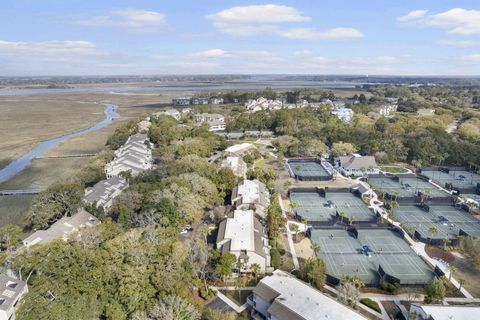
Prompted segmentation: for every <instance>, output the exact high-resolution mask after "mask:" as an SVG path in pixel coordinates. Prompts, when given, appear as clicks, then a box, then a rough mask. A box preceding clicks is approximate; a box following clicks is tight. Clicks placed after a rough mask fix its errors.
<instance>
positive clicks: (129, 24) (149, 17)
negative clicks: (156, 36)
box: [77, 9, 167, 32]
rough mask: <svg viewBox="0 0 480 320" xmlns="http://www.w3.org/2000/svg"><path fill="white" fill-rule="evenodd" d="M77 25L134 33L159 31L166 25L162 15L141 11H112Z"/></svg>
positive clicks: (79, 22)
mask: <svg viewBox="0 0 480 320" xmlns="http://www.w3.org/2000/svg"><path fill="white" fill-rule="evenodd" d="M77 23H78V24H81V25H84V26H96V27H119V28H125V29H129V30H131V31H135V32H155V31H161V30H163V29H164V28H165V27H166V25H167V23H166V19H165V15H164V14H162V13H160V12H155V11H147V10H141V9H118V10H112V11H110V12H109V14H108V15H102V16H96V17H93V18H91V19H86V20H81V21H78V22H77Z"/></svg>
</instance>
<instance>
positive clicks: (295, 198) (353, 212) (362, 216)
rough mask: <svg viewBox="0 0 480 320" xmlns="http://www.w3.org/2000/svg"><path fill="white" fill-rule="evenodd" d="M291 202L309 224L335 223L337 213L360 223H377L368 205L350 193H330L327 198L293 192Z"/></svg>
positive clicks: (315, 193)
mask: <svg viewBox="0 0 480 320" xmlns="http://www.w3.org/2000/svg"><path fill="white" fill-rule="evenodd" d="M290 201H291V202H292V203H295V204H296V209H295V211H296V213H297V215H298V216H299V218H301V219H302V220H307V221H309V222H332V223H333V222H335V217H336V213H337V212H338V213H339V214H340V215H344V216H345V217H347V218H349V219H352V218H353V219H354V221H359V222H370V221H372V222H373V221H375V220H376V218H375V215H374V214H373V212H372V211H371V210H370V209H369V208H368V207H367V205H366V204H365V203H364V202H363V201H362V199H360V198H359V197H357V196H355V195H354V194H353V193H350V192H339V193H337V192H328V191H327V193H326V195H325V198H323V197H321V196H320V195H319V194H318V193H317V192H309V191H305V192H299V191H296V192H291V193H290Z"/></svg>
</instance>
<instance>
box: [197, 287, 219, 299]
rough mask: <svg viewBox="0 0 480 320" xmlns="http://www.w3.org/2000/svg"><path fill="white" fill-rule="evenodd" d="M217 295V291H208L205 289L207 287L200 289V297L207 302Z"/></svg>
mask: <svg viewBox="0 0 480 320" xmlns="http://www.w3.org/2000/svg"><path fill="white" fill-rule="evenodd" d="M216 295H217V292H216V291H215V290H208V291H207V289H205V287H202V288H201V289H200V297H202V298H203V299H205V300H209V299H210V298H213V297H214V296H216Z"/></svg>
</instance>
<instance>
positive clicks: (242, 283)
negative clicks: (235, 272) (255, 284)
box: [235, 277, 246, 301]
mask: <svg viewBox="0 0 480 320" xmlns="http://www.w3.org/2000/svg"><path fill="white" fill-rule="evenodd" d="M245 285H246V282H245V279H243V278H242V277H238V278H237V280H236V281H235V290H238V300H239V301H241V300H242V290H241V289H242V288H244V287H245Z"/></svg>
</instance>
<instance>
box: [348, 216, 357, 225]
mask: <svg viewBox="0 0 480 320" xmlns="http://www.w3.org/2000/svg"><path fill="white" fill-rule="evenodd" d="M355 221H357V217H355V216H351V217H350V224H351V225H353V224H354V222H355Z"/></svg>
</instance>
